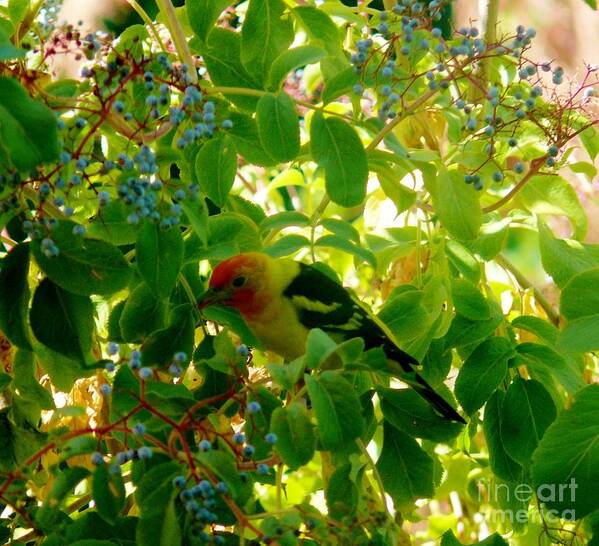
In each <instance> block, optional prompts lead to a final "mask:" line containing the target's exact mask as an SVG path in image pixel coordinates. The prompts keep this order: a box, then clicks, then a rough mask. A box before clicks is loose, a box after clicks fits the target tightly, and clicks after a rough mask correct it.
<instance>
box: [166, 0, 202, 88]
mask: <svg viewBox="0 0 599 546" xmlns="http://www.w3.org/2000/svg"><path fill="white" fill-rule="evenodd" d="M156 4H157V5H158V7H159V8H160V11H161V12H162V13H163V14H164V16H165V18H166V26H167V28H168V30H169V32H170V33H171V38H172V39H173V42H174V44H175V48H176V49H177V53H178V54H179V57H180V58H181V60H182V61H183V62H184V63H185V64H186V65H187V66H188V67H189V72H188V74H189V76H190V78H191V83H198V71H197V70H196V67H195V62H194V60H193V57H192V56H191V51H190V50H189V46H188V45H187V40H186V39H185V34H184V33H183V29H182V28H181V25H180V24H179V21H178V20H177V14H176V12H175V8H174V6H173V3H172V2H171V0H156Z"/></svg>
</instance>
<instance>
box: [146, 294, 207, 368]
mask: <svg viewBox="0 0 599 546" xmlns="http://www.w3.org/2000/svg"><path fill="white" fill-rule="evenodd" d="M194 330H195V322H194V320H193V314H192V307H191V305H189V304H182V305H178V306H177V307H175V308H174V309H173V310H172V311H171V314H170V317H169V323H168V326H167V327H166V328H164V329H163V330H158V331H156V332H154V333H153V334H151V335H150V336H148V337H147V338H146V340H145V341H144V343H143V345H142V352H141V360H142V362H143V364H144V366H166V365H167V364H169V363H170V362H171V360H172V358H173V356H174V354H175V353H178V352H183V353H185V354H186V355H187V356H188V357H190V356H191V354H192V351H193V333H194Z"/></svg>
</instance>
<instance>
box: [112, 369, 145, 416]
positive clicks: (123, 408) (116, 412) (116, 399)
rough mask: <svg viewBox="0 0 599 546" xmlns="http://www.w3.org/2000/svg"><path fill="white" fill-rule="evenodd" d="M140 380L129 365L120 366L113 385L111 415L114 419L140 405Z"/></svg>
mask: <svg viewBox="0 0 599 546" xmlns="http://www.w3.org/2000/svg"><path fill="white" fill-rule="evenodd" d="M138 396H139V382H138V380H137V378H136V377H135V376H134V375H133V371H132V370H131V368H129V366H120V367H119V369H118V371H117V372H116V375H115V377H114V383H113V386H112V404H111V406H110V411H111V413H110V416H111V418H112V420H113V421H116V420H117V419H120V418H121V417H123V416H124V415H127V413H129V412H130V411H131V410H132V409H133V408H135V407H137V405H138V398H137V397H138Z"/></svg>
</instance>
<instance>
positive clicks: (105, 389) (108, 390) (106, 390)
mask: <svg viewBox="0 0 599 546" xmlns="http://www.w3.org/2000/svg"><path fill="white" fill-rule="evenodd" d="M100 392H101V393H102V394H103V395H104V396H108V395H109V394H110V393H111V392H112V387H111V386H110V385H109V384H108V383H104V384H103V385H102V386H101V387H100Z"/></svg>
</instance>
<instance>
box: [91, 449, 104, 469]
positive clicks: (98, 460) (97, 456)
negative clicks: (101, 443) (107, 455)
mask: <svg viewBox="0 0 599 546" xmlns="http://www.w3.org/2000/svg"><path fill="white" fill-rule="evenodd" d="M91 461H92V464H95V465H96V466H97V465H101V464H104V455H102V453H100V452H99V451H96V452H94V453H92V456H91Z"/></svg>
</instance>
